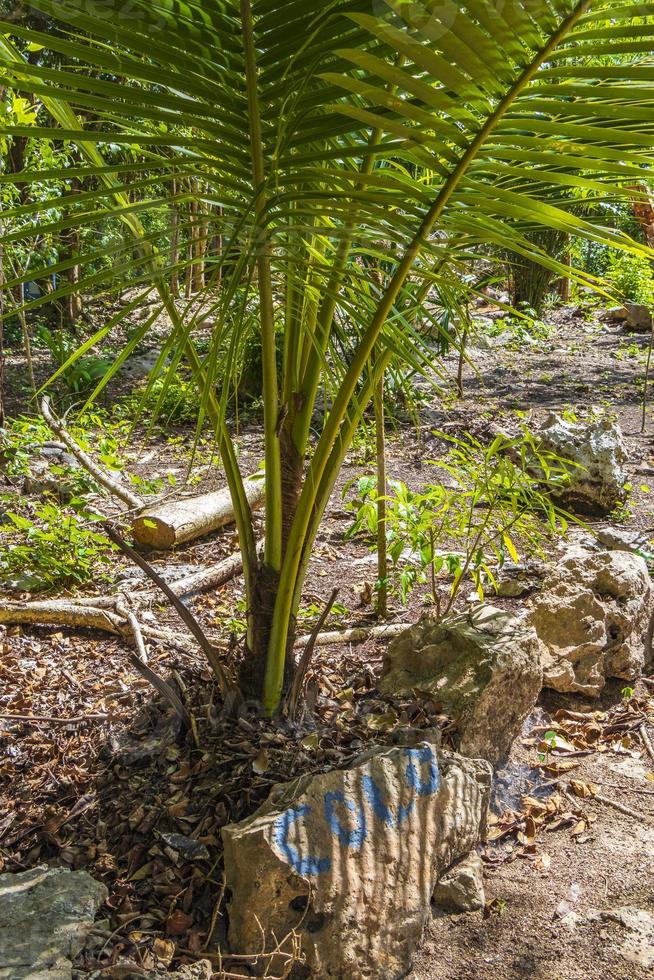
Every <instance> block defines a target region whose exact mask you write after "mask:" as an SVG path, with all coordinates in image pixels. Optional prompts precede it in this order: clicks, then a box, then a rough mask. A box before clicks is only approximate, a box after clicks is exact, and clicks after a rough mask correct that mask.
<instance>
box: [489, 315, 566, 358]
mask: <svg viewBox="0 0 654 980" xmlns="http://www.w3.org/2000/svg"><path fill="white" fill-rule="evenodd" d="M507 331H509V332H510V333H511V334H512V335H513V339H512V340H511V341H510V343H509V344H508V345H507V346H508V348H509V349H511V350H520V349H521V348H522V347H524V346H533V347H536V348H543V349H544V348H545V347H546V345H547V342H548V341H549V340H550V338H551V336H552V333H553V328H552V327H551V326H550V325H549V324H548V323H546V322H545V321H544V320H542V319H541V318H540V317H539V316H538V314H537V313H536V311H535V310H534V309H532V308H531V307H529V306H526V305H524V304H521V306H520V308H519V310H517V311H516V312H515V313H509V314H507V315H506V316H503V317H498V318H497V319H496V320H495V321H494V323H493V326H492V327H489V328H488V329H487V331H486V332H487V333H488V334H489V336H491V337H497V336H500V335H501V334H503V333H506V332H507Z"/></svg>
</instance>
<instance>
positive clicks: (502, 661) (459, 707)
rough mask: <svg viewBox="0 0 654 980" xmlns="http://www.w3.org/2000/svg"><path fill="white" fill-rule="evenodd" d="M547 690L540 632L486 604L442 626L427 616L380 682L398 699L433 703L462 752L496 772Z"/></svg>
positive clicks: (393, 652) (391, 652) (387, 659)
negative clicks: (425, 697) (426, 698)
mask: <svg viewBox="0 0 654 980" xmlns="http://www.w3.org/2000/svg"><path fill="white" fill-rule="evenodd" d="M541 687H542V668H541V663H540V648H539V644H538V640H537V638H536V636H535V634H534V631H533V629H531V627H530V626H529V624H525V623H524V622H523V621H522V620H520V619H518V618H516V617H515V616H513V615H512V614H511V613H507V612H506V611H504V610H499V609H495V608H494V607H493V606H490V605H479V604H477V606H476V607H474V608H472V609H471V610H470V611H469V612H467V613H465V614H464V615H461V616H452V617H449V618H448V619H444V620H441V621H440V622H437V621H436V620H434V619H432V618H431V617H429V616H426V617H424V618H423V619H421V620H420V622H418V623H416V625H415V626H411V627H410V628H409V629H408V630H406V632H404V633H402V634H400V636H398V637H396V638H395V639H394V640H392V641H391V643H389V645H388V647H387V648H386V651H385V654H384V665H383V668H382V675H381V678H380V681H379V689H380V691H382V693H384V694H387V695H390V696H393V697H413V696H414V692H415V691H420V692H421V693H423V694H425V693H426V694H431V695H433V696H434V698H435V699H437V700H438V702H439V703H440V704H441V705H442V706H443V710H444V711H445V712H446V714H448V715H449V716H450V717H451V718H452V720H453V722H454V725H455V726H456V738H457V742H456V744H457V748H458V749H459V751H460V752H462V753H463V754H464V755H468V756H472V757H475V758H482V759H487V760H488V761H489V762H491V763H493V765H495V764H496V763H497V762H499V760H500V759H501V758H502V757H503V756H504V755H506V753H507V752H508V750H509V749H510V747H511V743H512V741H513V739H514V738H515V737H516V735H517V734H518V732H519V731H520V729H521V728H522V724H523V722H524V720H525V718H526V717H527V715H528V714H529V712H530V711H531V710H532V708H533V707H534V705H535V703H536V699H537V697H538V695H539V694H540V690H541Z"/></svg>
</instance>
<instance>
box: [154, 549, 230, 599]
mask: <svg viewBox="0 0 654 980" xmlns="http://www.w3.org/2000/svg"><path fill="white" fill-rule="evenodd" d="M242 571H243V558H242V557H241V555H240V553H238V554H235V555H231V556H230V557H229V558H225V560H224V561H221V562H218V563H217V564H216V565H212V566H211V567H210V568H204V569H202V570H201V571H199V572H193V573H192V574H191V575H186V576H185V577H184V578H180V579H178V580H177V581H176V582H171V583H170V588H171V589H172V590H173V592H174V593H175V595H178V596H180V597H184V596H188V595H192V594H193V593H197V592H208V591H209V590H210V589H217V588H219V587H220V586H221V585H224V584H225V583H226V582H229V581H231V580H232V579H233V578H234V577H235V576H236V575H240V573H241V572H242Z"/></svg>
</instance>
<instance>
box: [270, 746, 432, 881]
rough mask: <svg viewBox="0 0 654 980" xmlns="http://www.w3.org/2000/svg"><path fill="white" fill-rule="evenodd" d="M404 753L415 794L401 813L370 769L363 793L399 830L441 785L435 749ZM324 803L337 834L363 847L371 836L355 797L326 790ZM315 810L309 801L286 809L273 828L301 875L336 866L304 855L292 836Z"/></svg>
mask: <svg viewBox="0 0 654 980" xmlns="http://www.w3.org/2000/svg"><path fill="white" fill-rule="evenodd" d="M403 756H404V758H405V759H406V760H407V764H406V768H405V770H404V775H405V778H406V785H407V787H408V789H409V790H410V791H411V798H410V799H409V801H408V803H406V804H401V805H399V806H398V809H397V814H394V813H393V811H392V810H391V808H390V807H389V806H388V804H387V803H386V801H385V800H384V797H383V793H382V791H381V790H380V788H379V786H378V785H377V783H376V782H375V780H374V779H373V778H372V776H370V775H368V774H367V773H365V774H363V775H362V776H361V793H362V795H363V797H364V798H365V799H366V800H367V801H368V803H369V805H370V808H371V810H372V815H373V816H374V817H376V818H377V819H378V820H380V821H381V822H382V823H383V824H385V825H386V826H387V827H390V828H391V829H392V830H399V829H400V827H401V826H402V824H404V823H406V821H407V820H408V818H409V816H410V814H411V813H412V812H413V810H414V809H415V806H416V801H417V799H418V798H419V797H425V796H433V795H434V794H435V793H437V792H438V789H439V787H440V773H439V771H438V763H437V760H436V756H435V754H434V751H433V749H431V748H430V747H429V746H428V745H423V746H422V748H417V749H405V750H404V752H403ZM425 766H426V767H427V771H426V773H425V772H424V767H425ZM323 804H324V811H323V815H324V818H325V821H326V823H327V826H328V827H329V829H330V830H331V832H332V835H333V836H334V838H335V839H336V840H337V841H338V842H339V844H341V846H343V847H347V848H348V849H349V850H351V851H358V850H360V849H361V847H362V846H363V844H364V843H365V841H366V839H367V837H368V826H367V822H366V814H365V812H364V809H363V807H362V806H360V805H359V804H357V803H356V802H355V801H354V800H352V799H347V797H346V796H345V793H344V792H343V791H342V790H336V791H334V792H329V793H325V795H324V798H323ZM339 810H340V815H339ZM343 811H346V812H343ZM312 812H313V810H312V807H310V806H309V805H308V804H306V803H305V804H302V805H301V806H298V807H295V808H291V809H289V810H286V811H285V812H284V813H281V814H280V815H279V816H278V818H277V820H276V821H275V825H274V830H273V839H274V842H275V844H276V845H277V847H278V848H279V850H280V852H281V853H282V854H283V856H284V857H285V859H286V860H287V861H288V863H289V864H290V865H291V867H292V868H294V870H295V871H297V873H298V874H300V875H320V874H324V873H325V872H326V871H329V869H330V868H331V866H332V860H331V858H329V857H311V856H307V857H303V856H302V855H301V854H300V853H299V851H298V849H297V847H294V846H293V844H291V843H290V841H289V839H288V838H289V834H290V831H291V828H292V826H293V824H295V823H296V822H297V821H298V820H301V819H305V818H307V817H309V816H310V814H311V813H312ZM343 818H346V819H347V824H346V823H344V822H343ZM314 819H315V818H314ZM352 823H353V824H354V826H353V827H352V829H350V827H349V826H348V825H349V824H352Z"/></svg>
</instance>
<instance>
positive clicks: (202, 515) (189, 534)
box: [132, 479, 265, 551]
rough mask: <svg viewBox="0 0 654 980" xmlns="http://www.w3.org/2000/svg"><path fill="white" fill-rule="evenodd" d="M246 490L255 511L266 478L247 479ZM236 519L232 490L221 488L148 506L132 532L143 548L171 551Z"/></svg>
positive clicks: (260, 500)
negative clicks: (200, 494)
mask: <svg viewBox="0 0 654 980" xmlns="http://www.w3.org/2000/svg"><path fill="white" fill-rule="evenodd" d="M245 493H246V496H247V499H248V503H249V504H250V507H251V508H252V509H253V510H254V509H256V508H257V507H260V506H261V504H262V503H263V500H264V495H265V484H264V481H263V480H261V479H248V480H246V481H245ZM233 521H234V507H233V506H232V498H231V496H230V494H229V491H228V490H218V491H217V492H215V493H205V494H203V495H202V496H200V497H188V498H185V499H184V500H176V501H172V502H170V503H162V504H159V505H155V506H153V507H149V508H148V509H147V510H145V511H143V512H142V513H141V514H140V515H139V516H138V517H137V518H136V520H135V521H134V524H133V525H132V534H133V535H134V540H135V541H136V543H137V545H139V546H140V547H144V548H152V549H153V550H154V551H169V550H170V549H171V548H174V547H175V546H176V545H179V544H184V543H185V542H187V541H193V540H194V539H195V538H199V537H202V535H204V534H210V533H211V532H212V531H217V530H218V528H221V527H224V526H225V525H226V524H232V523H233Z"/></svg>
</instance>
